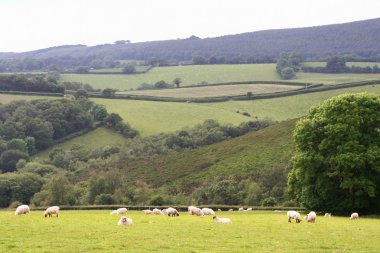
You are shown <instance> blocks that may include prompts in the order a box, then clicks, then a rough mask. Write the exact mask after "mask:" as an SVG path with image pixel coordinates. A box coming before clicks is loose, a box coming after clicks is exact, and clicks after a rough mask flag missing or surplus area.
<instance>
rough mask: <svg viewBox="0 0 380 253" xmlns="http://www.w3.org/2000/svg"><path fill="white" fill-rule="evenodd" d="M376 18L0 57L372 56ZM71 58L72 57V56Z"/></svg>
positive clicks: (379, 37)
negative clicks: (284, 53) (214, 36)
mask: <svg viewBox="0 0 380 253" xmlns="http://www.w3.org/2000/svg"><path fill="white" fill-rule="evenodd" d="M378 41H380V19H379V18H377V19H370V20H364V21H356V22H350V23H344V24H333V25H324V26H315V27H306V28H295V29H275V30H265V31H258V32H248V33H242V34H236V35H227V36H222V37H216V38H205V39H200V38H198V37H195V36H194V37H191V38H188V39H177V40H167V41H151V42H142V43H125V44H104V45H97V46H92V47H87V46H84V45H74V46H59V47H53V48H47V49H41V50H36V51H30V52H23V53H13V54H10V53H8V54H5V53H3V54H0V58H2V59H9V58H36V59H49V64H57V65H59V66H65V65H70V64H73V62H75V61H76V64H77V65H80V64H82V65H87V64H89V63H90V62H91V61H93V60H94V59H104V58H105V57H106V56H107V59H110V58H111V59H116V60H121V59H134V60H148V59H151V58H158V59H164V60H170V59H174V60H179V61H184V60H190V59H191V58H192V57H193V56H194V55H202V56H205V57H211V56H213V55H216V56H224V57H226V58H227V59H232V58H234V57H236V56H239V55H241V56H245V57H248V56H253V57H254V58H255V59H256V60H257V61H260V62H265V61H273V59H275V58H276V57H278V55H279V53H280V52H284V51H298V52H300V53H301V54H302V55H303V56H304V57H305V58H308V59H320V58H323V57H326V56H329V55H335V54H352V55H357V56H360V57H374V58H376V57H377V58H378V57H379V54H380V45H379V43H378ZM75 59H76V60H75Z"/></svg>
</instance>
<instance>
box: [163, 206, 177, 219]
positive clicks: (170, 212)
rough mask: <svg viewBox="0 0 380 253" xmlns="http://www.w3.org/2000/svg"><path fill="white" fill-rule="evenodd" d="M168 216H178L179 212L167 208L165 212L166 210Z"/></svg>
mask: <svg viewBox="0 0 380 253" xmlns="http://www.w3.org/2000/svg"><path fill="white" fill-rule="evenodd" d="M166 212H167V214H168V216H172V217H173V216H179V212H178V211H177V209H175V208H173V207H169V208H168V209H167V210H166Z"/></svg>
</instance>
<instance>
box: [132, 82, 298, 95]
mask: <svg viewBox="0 0 380 253" xmlns="http://www.w3.org/2000/svg"><path fill="white" fill-rule="evenodd" d="M299 88H302V87H299V86H292V85H276V84H239V85H220V86H205V87H189V88H181V89H161V90H138V91H128V92H125V93H126V94H131V95H148V96H158V97H177V98H196V97H221V96H237V95H246V94H247V92H252V93H253V94H264V93H274V92H283V91H289V90H294V89H299Z"/></svg>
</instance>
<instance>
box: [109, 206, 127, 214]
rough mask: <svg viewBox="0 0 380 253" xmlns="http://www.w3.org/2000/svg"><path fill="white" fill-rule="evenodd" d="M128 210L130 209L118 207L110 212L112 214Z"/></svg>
mask: <svg viewBox="0 0 380 253" xmlns="http://www.w3.org/2000/svg"><path fill="white" fill-rule="evenodd" d="M127 211H128V209H127V208H125V207H122V208H118V209H116V210H113V211H112V212H110V214H111V215H112V214H126V213H127Z"/></svg>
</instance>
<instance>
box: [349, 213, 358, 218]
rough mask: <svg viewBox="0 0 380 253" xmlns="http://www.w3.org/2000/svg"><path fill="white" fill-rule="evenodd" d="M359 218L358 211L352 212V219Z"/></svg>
mask: <svg viewBox="0 0 380 253" xmlns="http://www.w3.org/2000/svg"><path fill="white" fill-rule="evenodd" d="M357 219H359V214H358V213H352V214H351V217H350V220H357Z"/></svg>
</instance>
